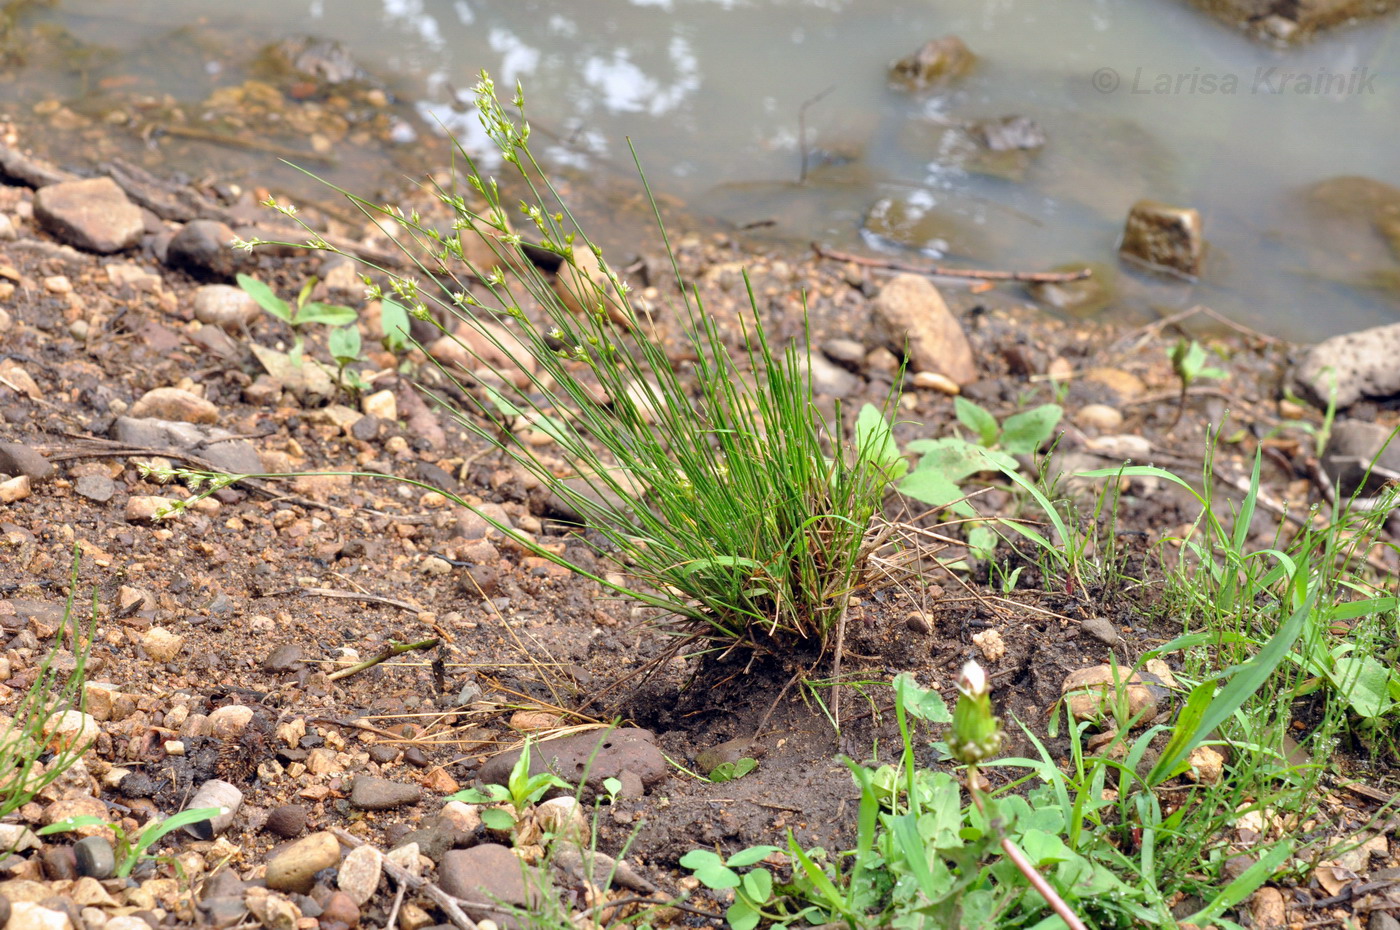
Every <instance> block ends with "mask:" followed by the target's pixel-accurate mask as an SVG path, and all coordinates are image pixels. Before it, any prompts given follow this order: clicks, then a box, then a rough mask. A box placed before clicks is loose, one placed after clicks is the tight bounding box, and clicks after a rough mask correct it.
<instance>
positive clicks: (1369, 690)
mask: <svg viewBox="0 0 1400 930" xmlns="http://www.w3.org/2000/svg"><path fill="white" fill-rule="evenodd" d="M1328 677H1329V678H1330V679H1331V680H1332V684H1333V686H1334V687H1335V688H1336V689H1337V690H1338V691H1339V692H1341V694H1343V695H1344V696H1345V697H1346V699H1347V701H1348V702H1349V703H1350V704H1351V709H1352V710H1354V711H1355V712H1356V713H1357V715H1358V716H1361V717H1365V718H1366V719H1368V720H1375V719H1376V718H1377V717H1381V716H1384V715H1385V714H1386V713H1387V712H1388V711H1389V710H1390V709H1391V708H1392V707H1393V706H1394V702H1393V701H1392V700H1391V699H1390V679H1391V672H1390V669H1388V668H1386V667H1385V666H1384V665H1381V664H1380V662H1378V661H1376V659H1375V657H1374V656H1369V655H1368V656H1359V657H1358V656H1343V657H1341V658H1339V659H1337V661H1336V662H1335V663H1333V667H1332V670H1331V671H1330V672H1329V673H1328Z"/></svg>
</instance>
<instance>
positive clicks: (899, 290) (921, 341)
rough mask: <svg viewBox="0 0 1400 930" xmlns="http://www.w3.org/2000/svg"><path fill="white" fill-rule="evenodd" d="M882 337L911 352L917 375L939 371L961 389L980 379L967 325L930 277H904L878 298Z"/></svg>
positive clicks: (893, 348)
mask: <svg viewBox="0 0 1400 930" xmlns="http://www.w3.org/2000/svg"><path fill="white" fill-rule="evenodd" d="M872 309H873V310H874V311H875V314H874V316H875V321H874V322H875V334H876V338H877V339H878V340H879V341H881V342H883V343H884V344H885V345H886V347H887V348H889V349H890V351H892V352H894V353H895V354H897V355H898V354H905V353H907V355H908V357H909V367H910V368H911V369H912V370H914V371H936V372H938V373H939V374H942V375H946V376H947V377H949V378H951V379H952V380H953V381H954V382H956V383H957V384H958V386H959V387H961V386H963V385H966V384H971V383H972V382H973V381H976V380H977V362H976V360H975V359H974V358H973V355H972V346H971V345H970V344H969V343H968V341H967V336H966V334H964V333H963V330H962V326H961V325H959V323H958V321H957V319H956V318H955V317H954V316H953V314H952V313H951V312H950V311H949V310H948V305H947V304H945V303H944V302H943V295H941V294H939V293H938V288H936V287H934V286H933V285H932V284H930V283H929V281H928V279H927V278H923V277H920V276H919V275H913V274H902V275H899V276H897V277H895V278H893V279H892V280H891V281H890V283H889V284H886V285H885V287H884V289H882V290H881V291H880V293H879V295H878V296H877V297H876V298H875V304H874V307H873V308H872Z"/></svg>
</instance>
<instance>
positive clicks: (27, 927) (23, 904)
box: [5, 901, 73, 930]
mask: <svg viewBox="0 0 1400 930" xmlns="http://www.w3.org/2000/svg"><path fill="white" fill-rule="evenodd" d="M5 930H73V921H72V920H71V919H69V917H68V915H67V914H65V913H64V912H63V911H55V910H51V909H49V908H47V907H40V906H39V905H38V904H35V903H34V902H33V901H16V902H14V903H13V904H11V905H10V919H9V920H8V921H6V923H5Z"/></svg>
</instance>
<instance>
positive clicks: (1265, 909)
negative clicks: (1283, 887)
mask: <svg viewBox="0 0 1400 930" xmlns="http://www.w3.org/2000/svg"><path fill="white" fill-rule="evenodd" d="M1249 916H1250V917H1252V918H1253V922H1252V924H1251V926H1254V927H1258V928H1259V930H1281V928H1283V927H1287V926H1288V906H1287V903H1286V902H1285V901H1284V897H1283V892H1282V891H1279V890H1278V889H1277V888H1267V887H1266V888H1260V889H1259V890H1258V891H1256V892H1254V894H1252V895H1250V898H1249Z"/></svg>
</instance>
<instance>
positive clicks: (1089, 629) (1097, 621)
mask: <svg viewBox="0 0 1400 930" xmlns="http://www.w3.org/2000/svg"><path fill="white" fill-rule="evenodd" d="M1079 629H1080V630H1081V631H1083V632H1084V633H1086V634H1087V635H1089V636H1092V637H1093V638H1094V639H1097V640H1098V641H1099V642H1101V643H1103V644H1105V645H1107V646H1112V645H1113V644H1115V643H1117V642H1118V629H1117V627H1115V626H1114V625H1113V624H1112V623H1109V622H1108V621H1107V620H1105V619H1104V618H1103V617H1090V618H1089V619H1088V620H1085V621H1083V622H1082V623H1080V624H1079Z"/></svg>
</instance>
